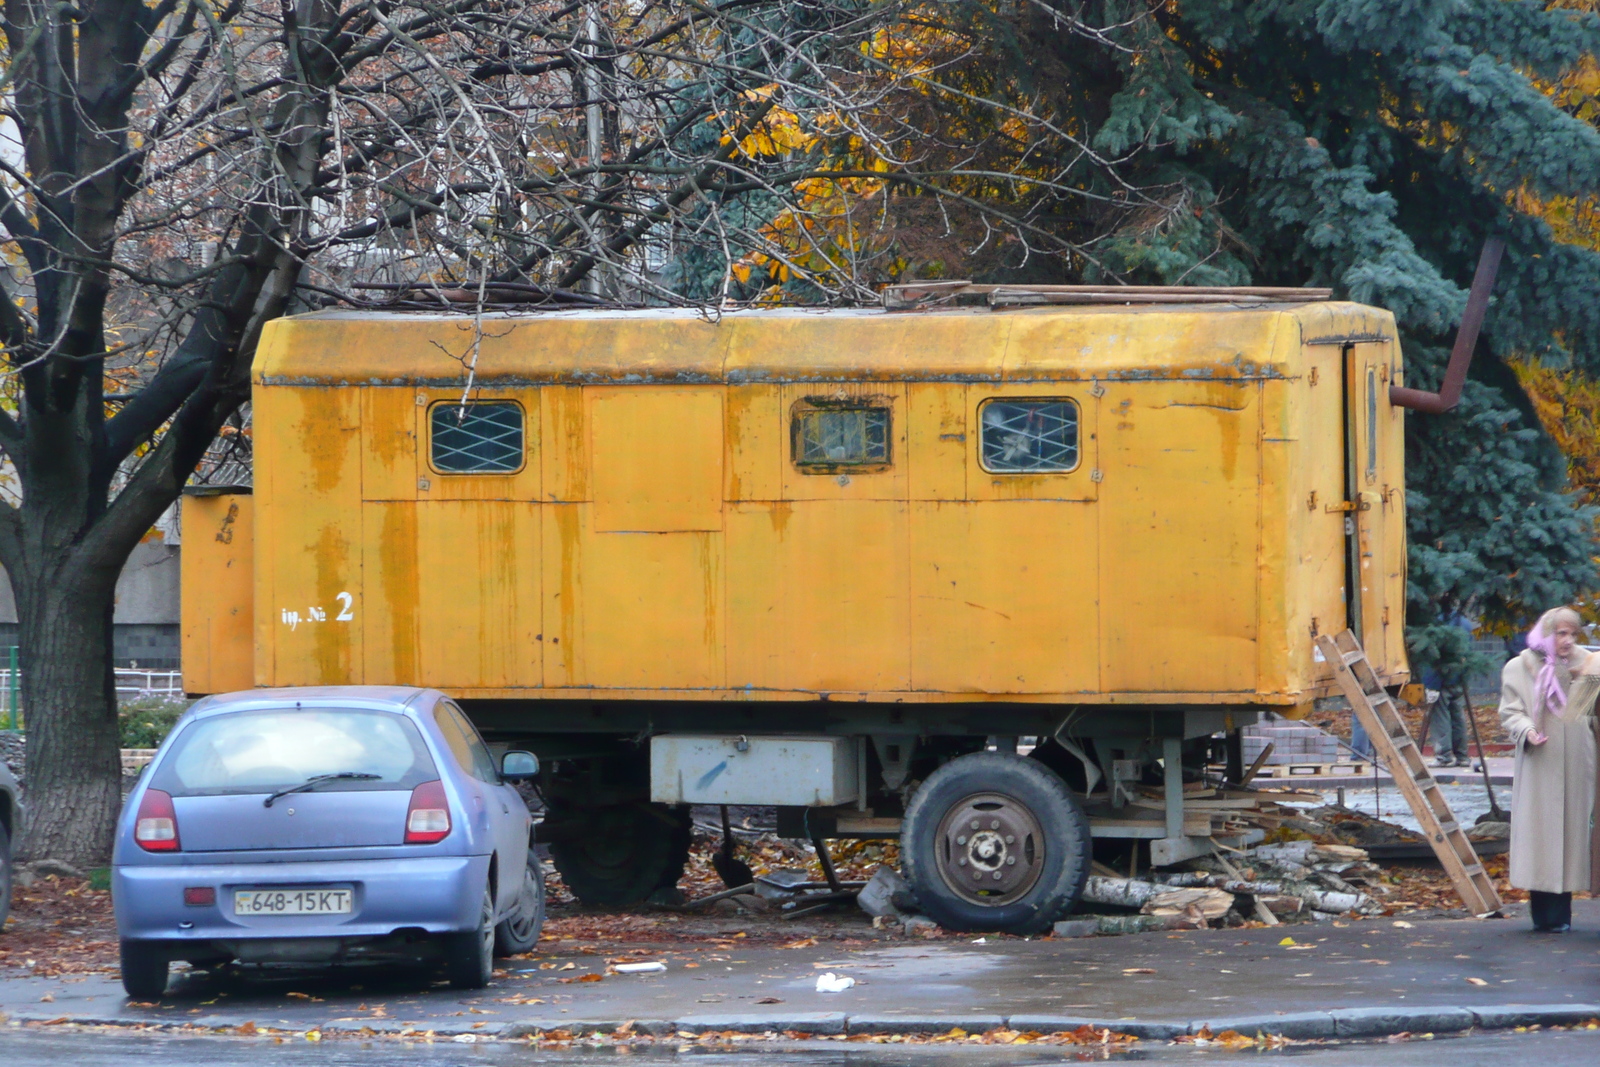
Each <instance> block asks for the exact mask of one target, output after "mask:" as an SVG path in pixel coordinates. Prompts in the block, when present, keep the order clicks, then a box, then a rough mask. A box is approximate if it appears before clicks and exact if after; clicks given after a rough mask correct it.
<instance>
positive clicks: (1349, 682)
mask: <svg viewBox="0 0 1600 1067" xmlns="http://www.w3.org/2000/svg"><path fill="white" fill-rule="evenodd" d="M1317 648H1318V649H1319V650H1320V651H1321V652H1322V655H1323V657H1324V658H1325V659H1326V660H1327V661H1328V662H1329V663H1330V664H1332V665H1333V669H1334V680H1335V681H1337V682H1338V683H1339V688H1340V689H1342V690H1343V691H1344V695H1345V698H1346V699H1347V700H1349V702H1350V707H1351V708H1352V709H1353V710H1354V711H1355V713H1356V715H1357V716H1358V717H1359V718H1360V720H1361V724H1362V726H1364V727H1365V728H1366V731H1367V735H1368V736H1369V737H1370V738H1371V739H1372V743H1373V746H1374V747H1375V749H1376V750H1377V753H1378V755H1379V757H1380V758H1381V759H1383V760H1384V761H1385V762H1387V763H1388V765H1389V773H1390V775H1391V777H1392V778H1393V779H1394V783H1395V785H1397V786H1399V788H1400V792H1401V794H1402V795H1403V796H1404V797H1405V798H1406V802H1407V803H1408V804H1410V805H1411V811H1412V814H1413V815H1415V816H1416V819H1417V824H1418V825H1419V826H1420V827H1421V828H1422V830H1423V834H1424V836H1425V837H1426V838H1427V839H1428V841H1429V843H1430V844H1432V846H1433V851H1434V855H1436V856H1438V857H1439V863H1440V864H1441V865H1442V866H1443V867H1444V869H1445V873H1447V874H1448V875H1449V876H1450V882H1451V884H1452V885H1453V886H1454V887H1455V890H1456V893H1457V895H1458V896H1460V897H1461V900H1462V902H1463V903H1464V904H1466V906H1467V909H1468V910H1469V911H1471V912H1472V913H1473V914H1475V915H1478V916H1486V915H1490V914H1493V913H1494V912H1497V911H1499V910H1500V896H1499V894H1498V893H1497V892H1496V891H1495V888H1494V882H1493V880H1491V879H1490V878H1489V876H1488V873H1487V872H1486V871H1484V869H1483V865H1482V864H1481V863H1479V862H1478V855H1477V852H1476V850H1475V849H1474V848H1473V846H1472V842H1471V841H1470V840H1469V839H1468V838H1467V836H1466V834H1465V833H1463V832H1462V831H1461V829H1460V827H1459V825H1457V826H1455V828H1454V829H1449V828H1447V826H1446V824H1447V823H1456V821H1457V820H1456V819H1455V817H1454V815H1452V814H1451V811H1450V805H1449V802H1448V801H1446V800H1445V799H1444V795H1443V794H1442V793H1441V792H1440V791H1439V788H1438V784H1437V783H1436V782H1435V781H1434V780H1433V772H1432V771H1431V770H1429V768H1428V765H1427V763H1426V762H1425V761H1424V760H1423V758H1422V754H1421V750H1420V749H1419V748H1418V747H1417V746H1416V745H1415V744H1396V741H1397V740H1400V739H1406V740H1409V734H1407V732H1406V727H1405V723H1404V721H1403V720H1402V719H1401V718H1400V714H1399V712H1398V711H1396V710H1395V707H1394V704H1393V703H1392V702H1391V701H1390V700H1389V694H1388V693H1387V692H1386V691H1385V690H1384V689H1383V686H1382V684H1381V683H1380V682H1379V680H1378V678H1377V675H1376V674H1375V673H1374V672H1373V670H1372V667H1371V665H1370V664H1369V663H1368V662H1367V659H1366V656H1365V654H1364V653H1363V652H1362V651H1361V643H1360V642H1359V641H1358V640H1356V636H1355V635H1354V634H1353V633H1351V632H1350V631H1349V630H1346V631H1344V632H1343V633H1341V634H1339V635H1338V636H1337V637H1334V636H1331V635H1327V634H1324V635H1323V636H1321V637H1319V638H1317ZM1402 771H1404V772H1406V773H1402Z"/></svg>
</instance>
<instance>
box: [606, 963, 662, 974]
mask: <svg viewBox="0 0 1600 1067" xmlns="http://www.w3.org/2000/svg"><path fill="white" fill-rule="evenodd" d="M614 969H615V970H616V972H617V973H618V974H654V973H656V972H658V971H664V970H666V969H667V965H666V964H665V963H662V962H661V961H660V960H654V961H652V962H650V963H619V964H617V965H616V967H615V968H614Z"/></svg>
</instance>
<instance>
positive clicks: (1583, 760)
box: [1500, 608, 1600, 933]
mask: <svg viewBox="0 0 1600 1067" xmlns="http://www.w3.org/2000/svg"><path fill="white" fill-rule="evenodd" d="M1581 633H1582V620H1581V619H1579V618H1578V613H1577V612H1575V611H1573V610H1572V609H1571V608H1554V609H1552V610H1550V611H1547V612H1545V613H1544V614H1543V615H1542V616H1540V618H1539V621H1538V622H1537V623H1535V624H1534V627H1533V629H1532V631H1530V632H1529V634H1528V648H1527V650H1526V651H1524V652H1522V653H1521V654H1520V655H1518V656H1517V657H1515V658H1514V659H1512V660H1511V662H1509V663H1507V664H1506V665H1505V669H1504V670H1503V671H1501V674H1500V680H1501V688H1500V725H1501V726H1502V727H1503V728H1504V729H1505V732H1506V733H1507V734H1508V735H1509V736H1510V738H1511V742H1512V744H1514V745H1515V746H1516V768H1515V775H1514V777H1513V779H1512V784H1511V884H1512V885H1513V886H1516V887H1517V888H1519V889H1526V890H1528V910H1529V912H1530V914H1531V916H1532V918H1533V928H1534V929H1535V930H1538V931H1541V932H1548V933H1565V932H1566V931H1567V930H1568V929H1570V928H1571V925H1572V894H1573V892H1574V891H1584V890H1588V889H1589V887H1590V886H1591V885H1593V884H1595V881H1594V880H1593V878H1592V875H1593V871H1592V870H1591V867H1592V866H1593V865H1594V860H1595V859H1600V856H1596V854H1595V849H1594V847H1593V841H1592V838H1593V837H1594V828H1593V814H1594V810H1595V733H1594V707H1595V697H1596V696H1597V695H1600V654H1594V655H1591V654H1590V653H1588V652H1585V651H1584V650H1583V649H1581V648H1579V647H1578V637H1579V635H1580V634H1581Z"/></svg>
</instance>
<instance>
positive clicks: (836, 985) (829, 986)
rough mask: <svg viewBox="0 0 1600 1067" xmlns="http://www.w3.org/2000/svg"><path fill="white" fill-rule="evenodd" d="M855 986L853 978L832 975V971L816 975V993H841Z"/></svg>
mask: <svg viewBox="0 0 1600 1067" xmlns="http://www.w3.org/2000/svg"><path fill="white" fill-rule="evenodd" d="M855 984H856V980H855V979H854V978H851V977H850V976H848V975H843V974H834V973H833V972H832V971H829V972H828V973H827V974H819V975H817V992H818V993H843V992H844V991H845V990H846V989H849V988H850V987H851V986H853V985H855Z"/></svg>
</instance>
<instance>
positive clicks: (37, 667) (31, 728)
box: [11, 557, 122, 870]
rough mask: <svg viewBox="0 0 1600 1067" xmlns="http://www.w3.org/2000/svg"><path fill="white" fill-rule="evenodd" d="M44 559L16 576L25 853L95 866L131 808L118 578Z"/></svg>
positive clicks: (103, 860) (21, 851) (106, 856)
mask: <svg viewBox="0 0 1600 1067" xmlns="http://www.w3.org/2000/svg"><path fill="white" fill-rule="evenodd" d="M29 562H34V561H29ZM42 563H43V565H42V566H39V567H37V568H31V567H30V568H27V570H28V571H31V572H32V573H24V574H20V575H19V574H15V573H14V574H12V575H11V582H12V589H13V591H14V593H15V595H16V602H17V611H18V619H19V621H20V623H21V626H20V629H21V645H22V653H21V661H22V709H23V714H24V715H25V717H26V718H25V722H26V727H27V738H28V758H27V770H26V780H25V782H24V786H25V789H26V795H25V801H24V802H25V804H26V805H27V809H28V822H27V826H26V827H25V828H24V831H23V835H22V840H21V842H20V846H19V848H18V850H17V852H18V856H19V857H21V858H24V859H27V860H32V861H38V860H45V859H54V860H61V861H64V862H66V863H68V864H71V865H72V866H74V867H77V868H79V869H82V870H88V869H90V868H94V867H104V866H106V865H107V864H108V863H109V862H110V859H111V842H112V835H113V831H114V827H115V825H116V819H117V812H118V811H119V810H120V809H121V807H122V761H121V757H120V751H119V749H120V746H119V744H118V734H117V702H116V682H115V675H114V674H113V673H112V666H111V614H112V609H113V607H114V605H115V596H116V573H115V571H114V570H113V571H112V572H111V573H110V574H109V576H108V575H107V574H105V573H103V572H104V571H105V570H106V568H104V567H103V566H102V567H98V568H95V569H93V570H89V571H87V572H86V571H85V569H84V568H83V567H82V566H81V565H74V561H72V560H71V559H70V557H69V559H68V560H59V559H58V560H47V561H42Z"/></svg>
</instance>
